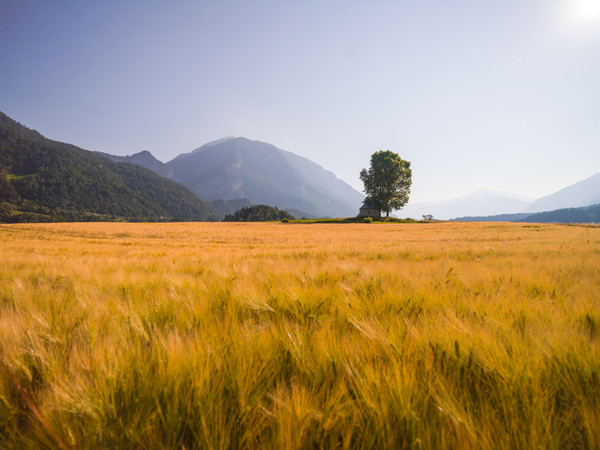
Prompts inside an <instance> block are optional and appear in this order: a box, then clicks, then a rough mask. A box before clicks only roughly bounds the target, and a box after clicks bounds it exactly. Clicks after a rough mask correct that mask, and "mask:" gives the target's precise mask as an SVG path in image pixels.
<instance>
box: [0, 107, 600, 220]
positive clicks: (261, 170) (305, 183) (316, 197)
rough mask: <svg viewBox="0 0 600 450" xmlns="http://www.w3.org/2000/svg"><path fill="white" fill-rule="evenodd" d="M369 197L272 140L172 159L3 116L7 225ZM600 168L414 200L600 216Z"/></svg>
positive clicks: (305, 210) (338, 208)
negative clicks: (86, 141) (532, 186)
mask: <svg viewBox="0 0 600 450" xmlns="http://www.w3.org/2000/svg"><path fill="white" fill-rule="evenodd" d="M363 199H364V196H363V194H361V193H359V192H358V191H356V190H354V189H353V188H352V187H351V186H350V185H348V184H347V183H345V182H343V181H342V180H339V179H338V178H337V177H336V176H335V175H334V174H333V173H332V172H329V171H327V170H325V169H323V168H322V167H321V166H319V165H318V164H315V163H314V162H312V161H310V160H308V159H306V158H303V157H301V156H298V155H295V154H294V153H291V152H288V151H284V150H281V149H279V148H277V147H275V146H273V145H271V144H267V143H264V142H259V141H252V140H249V139H245V138H242V137H237V138H224V139H220V140H217V141H214V142H210V143H208V144H205V145H203V146H202V147H199V148H197V149H196V150H194V151H192V152H190V153H183V154H180V155H179V156H177V157H176V158H174V159H173V160H171V161H169V162H167V163H166V164H165V163H163V162H161V161H159V160H157V159H156V158H155V157H154V156H153V155H152V154H151V153H150V152H148V151H142V152H140V153H136V154H133V155H131V156H115V155H110V154H107V153H99V152H90V151H86V150H83V149H80V148H78V147H75V146H73V145H70V144H65V143H61V142H56V141H52V140H50V139H47V138H45V137H44V136H42V135H41V134H39V133H38V132H36V131H34V130H31V129H29V128H27V127H25V126H23V125H21V124H19V123H18V122H16V121H14V120H13V119H11V118H10V117H8V116H6V115H5V114H3V113H1V112H0V221H4V222H6V221H9V222H10V221H44V220H120V219H125V220H218V219H220V218H223V217H224V216H225V215H227V214H233V213H234V212H235V211H237V210H239V209H240V208H243V207H248V206H250V205H255V204H265V205H270V206H273V207H278V208H280V209H284V210H286V211H288V212H290V213H291V214H293V215H294V216H296V217H351V216H355V215H356V214H357V212H358V207H359V206H360V205H361V203H362V201H363ZM598 204H600V173H599V174H596V175H593V176H591V177H589V178H587V179H585V180H582V181H580V182H578V183H575V184H573V185H571V186H568V187H566V188H564V189H561V190H560V191H558V192H555V193H553V194H551V195H547V196H545V197H542V198H540V199H538V200H535V201H531V200H528V199H523V198H518V197H517V196H515V195H512V194H500V193H496V192H492V191H479V192H476V193H474V194H471V195H468V196H465V197H461V198H458V199H454V200H447V201H440V202H424V203H414V204H408V205H407V206H406V207H405V208H404V209H403V210H401V211H400V212H399V215H401V216H403V217H413V218H416V219H419V218H420V217H421V216H423V215H426V214H427V215H429V214H431V215H433V217H434V218H436V219H452V218H458V219H455V220H475V221H482V220H501V221H541V222H543V221H558V222H579V221H600V220H599V219H598V211H597V205H598Z"/></svg>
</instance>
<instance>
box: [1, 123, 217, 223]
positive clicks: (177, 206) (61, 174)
mask: <svg viewBox="0 0 600 450" xmlns="http://www.w3.org/2000/svg"><path fill="white" fill-rule="evenodd" d="M0 187H1V189H0V206H1V207H0V220H1V221H6V222H22V221H69V220H181V219H186V220H211V219H214V218H215V213H214V211H213V210H212V208H211V207H210V206H209V205H207V204H206V203H204V202H203V201H202V200H200V199H199V198H198V197H196V196H195V195H194V194H193V193H192V192H191V191H189V190H188V189H187V188H186V187H185V186H183V185H180V184H178V183H176V182H174V181H171V180H167V179H165V178H163V177H160V176H159V175H157V174H156V173H154V172H152V171H151V170H148V169H146V168H144V167H141V166H139V165H135V164H126V163H119V162H113V161H110V160H109V159H107V158H105V157H103V156H101V155H98V154H96V153H94V152H91V151H87V150H83V149H81V148H79V147H76V146H74V145H72V144H67V143H62V142H58V141H53V140H50V139H47V138H45V137H44V136H42V135H41V134H40V133H38V132H37V131H35V130H31V129H29V128H27V127H25V126H24V125H21V124H20V123H18V122H17V121H15V120H13V119H11V118H10V117H8V116H7V115H6V114H4V113H1V112H0Z"/></svg>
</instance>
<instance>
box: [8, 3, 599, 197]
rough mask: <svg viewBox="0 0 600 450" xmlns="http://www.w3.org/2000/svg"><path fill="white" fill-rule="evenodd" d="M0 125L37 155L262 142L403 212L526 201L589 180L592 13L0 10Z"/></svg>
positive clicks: (343, 6) (258, 6) (514, 8)
mask: <svg viewBox="0 0 600 450" xmlns="http://www.w3.org/2000/svg"><path fill="white" fill-rule="evenodd" d="M0 55H1V60H2V65H1V67H0V111H2V112H4V113H5V114H7V115H9V116H10V117H12V118H13V119H15V120H17V121H19V122H21V123H22V124H24V125H26V126H28V127H29V128H33V129H35V130H37V131H39V132H40V133H42V134H43V135H45V136H46V137H48V138H51V139H54V140H58V141H63V142H68V143H71V144H74V145H77V146H79V147H81V148H84V149H87V150H97V151H103V152H108V153H113V154H116V155H127V154H133V153H137V152H139V151H142V150H149V151H150V152H152V153H153V154H154V155H155V156H156V157H157V158H158V159H159V160H161V161H163V162H167V161H169V160H170V159H173V158H174V157H175V156H177V155H178V154H180V153H187V152H190V151H192V150H194V149H195V148H198V147H200V146H201V145H203V144H205V143H207V142H210V141H213V140H216V139H219V138H222V137H225V136H243V137H246V138H248V139H254V140H259V141H264V142H269V143H271V144H273V145H275V146H277V147H279V148H282V149H284V150H288V151H291V152H293V153H296V154H298V155H301V156H304V157H306V158H309V159H311V160H313V161H315V162H316V163H318V164H320V165H322V166H323V167H325V168H326V169H328V170H331V171H333V172H334V173H335V174H336V175H337V176H338V177H339V178H341V179H343V180H344V181H346V182H348V183H349V184H351V185H352V186H353V187H355V188H356V189H357V190H359V191H360V190H362V183H361V181H360V179H359V172H360V170H361V169H362V168H363V167H365V168H366V167H368V166H369V160H370V156H371V154H372V153H374V152H376V151H378V150H391V151H393V152H396V153H398V154H399V155H400V156H401V157H402V158H403V159H405V160H408V161H410V162H411V167H412V169H413V185H412V194H411V203H414V202H420V201H430V200H443V199H448V198H455V197H460V196H463V195H467V194H469V193H471V192H474V191H477V190H481V189H490V190H495V191H501V192H512V193H516V194H518V195H519V196H521V197H524V198H537V197H540V196H543V195H546V194H550V193H552V192H555V191H557V190H559V189H561V188H563V187H565V186H567V185H570V184H572V183H575V182H577V181H580V180H582V179H584V178H587V177H589V176H591V175H593V174H595V173H598V172H600V0H530V1H529V0H505V1H502V2H489V1H480V0H478V1H475V0H473V1H463V0H456V1H451V2H449V1H446V0H439V1H436V0H395V1H372V2H365V1H353V0H345V1H335V0H332V1H323V0H320V1H317V0H302V1H286V0H277V1H264V0H254V1H244V0H237V1H234V0H231V1H230V0H220V1H198V0H196V1H191V0H169V1H167V0H128V1H126V2H123V1H116V0H78V1H68V0H62V1H60V0H56V1H47V0H2V2H0Z"/></svg>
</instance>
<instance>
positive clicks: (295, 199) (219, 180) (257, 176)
mask: <svg viewBox="0 0 600 450" xmlns="http://www.w3.org/2000/svg"><path fill="white" fill-rule="evenodd" d="M167 164H168V165H169V166H171V167H173V169H174V170H175V173H176V174H177V176H178V177H179V178H180V179H181V180H182V182H183V183H184V184H185V185H186V186H188V187H189V188H190V189H191V190H192V191H193V192H195V193H196V194H197V195H198V196H199V197H200V198H203V199H205V200H209V201H211V200H216V199H224V200H229V199H237V198H247V199H249V200H250V201H251V202H253V203H256V204H259V203H261V204H267V205H270V206H275V207H278V208H283V209H299V210H302V211H306V212H307V213H309V214H312V215H315V216H330V217H334V216H338V217H339V216H354V215H356V213H357V212H358V208H359V207H360V204H361V202H362V199H363V197H364V196H363V195H362V194H360V193H359V192H357V191H355V190H354V189H353V188H352V187H351V186H350V185H348V184H347V183H344V182H343V181H341V180H339V179H337V177H336V176H335V175H334V174H333V173H332V172H329V171H327V170H325V169H323V167H321V166H319V165H318V164H316V163H314V162H312V161H310V160H308V159H306V158H303V157H301V156H299V155H295V154H293V153H291V152H287V151H284V150H281V149H279V148H277V147H275V146H274V145H272V144H269V143H267V142H261V141H255V140H250V139H247V138H244V137H226V138H222V139H218V140H216V141H212V142H209V143H207V144H204V145H203V146H201V147H199V148H197V149H195V150H194V151H192V152H190V153H184V154H181V155H179V156H177V157H176V158H174V159H173V160H171V161H169V162H168V163H167Z"/></svg>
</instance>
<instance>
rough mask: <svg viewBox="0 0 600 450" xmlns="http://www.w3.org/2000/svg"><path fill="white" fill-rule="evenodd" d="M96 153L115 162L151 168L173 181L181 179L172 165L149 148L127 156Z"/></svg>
mask: <svg viewBox="0 0 600 450" xmlns="http://www.w3.org/2000/svg"><path fill="white" fill-rule="evenodd" d="M95 153H97V154H99V155H101V156H104V157H105V158H108V159H110V160H111V161H114V162H124V163H132V164H137V165H138V166H142V167H145V168H146V169H150V170H151V171H152V172H154V173H156V174H158V175H160V176H161V177H164V178H168V179H169V180H173V181H179V180H178V179H177V177H176V176H175V171H174V170H173V169H172V168H171V167H169V166H167V165H166V164H165V163H162V162H160V161H159V160H158V159H156V158H155V157H154V155H152V153H150V152H149V151H148V150H144V151H141V152H139V153H134V154H133V155H127V156H116V155H111V154H109V153H103V152H95Z"/></svg>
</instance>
